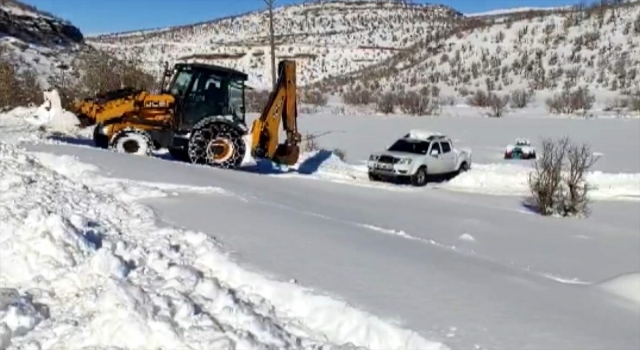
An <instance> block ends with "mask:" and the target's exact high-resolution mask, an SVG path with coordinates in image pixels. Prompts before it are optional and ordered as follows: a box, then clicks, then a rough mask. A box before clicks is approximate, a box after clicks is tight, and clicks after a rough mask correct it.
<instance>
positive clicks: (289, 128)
mask: <svg viewBox="0 0 640 350" xmlns="http://www.w3.org/2000/svg"><path fill="white" fill-rule="evenodd" d="M296 98H297V97H296V62H295V61H290V60H284V61H280V63H279V64H278V82H277V84H276V87H275V89H274V90H273V91H272V92H271V95H270V96H269V102H268V103H267V105H266V106H265V107H264V110H263V111H262V114H261V115H260V119H256V120H254V122H253V125H252V127H251V141H252V142H251V155H252V156H253V157H256V158H266V159H270V160H272V161H274V162H276V163H280V164H286V165H293V164H295V163H296V162H297V161H298V157H299V155H300V147H299V143H300V141H301V136H300V133H299V132H298V125H297V123H298V107H297V101H296ZM281 121H282V124H283V125H282V126H283V129H284V131H285V133H286V140H285V142H284V143H282V144H278V137H279V133H280V122H281Z"/></svg>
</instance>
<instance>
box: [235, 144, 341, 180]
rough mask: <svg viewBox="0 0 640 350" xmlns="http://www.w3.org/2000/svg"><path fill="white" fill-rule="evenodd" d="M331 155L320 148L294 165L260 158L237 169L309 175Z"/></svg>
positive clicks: (273, 173) (251, 171) (252, 171)
mask: <svg viewBox="0 0 640 350" xmlns="http://www.w3.org/2000/svg"><path fill="white" fill-rule="evenodd" d="M332 155H333V152H330V151H326V150H320V151H318V152H317V153H316V154H314V155H313V156H311V157H309V158H306V159H304V160H303V161H302V162H300V163H299V164H297V166H295V167H288V166H281V165H278V164H275V163H273V162H271V161H270V160H266V159H260V160H256V164H252V165H245V166H243V167H241V168H240V169H239V170H241V171H246V172H250V173H256V174H263V175H280V174H303V175H311V174H313V173H315V172H317V171H318V170H319V169H320V166H322V164H323V163H325V162H326V161H328V160H329V159H330V158H331V157H332Z"/></svg>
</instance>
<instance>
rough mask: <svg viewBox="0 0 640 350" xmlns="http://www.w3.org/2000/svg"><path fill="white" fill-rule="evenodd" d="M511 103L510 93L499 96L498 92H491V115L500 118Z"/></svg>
mask: <svg viewBox="0 0 640 350" xmlns="http://www.w3.org/2000/svg"><path fill="white" fill-rule="evenodd" d="M507 104H509V95H505V96H502V97H500V96H498V95H496V94H491V93H490V94H489V116H490V117H495V118H500V117H502V116H503V115H504V112H505V109H506V107H507Z"/></svg>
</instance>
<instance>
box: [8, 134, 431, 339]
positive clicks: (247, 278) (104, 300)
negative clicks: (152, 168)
mask: <svg viewBox="0 0 640 350" xmlns="http://www.w3.org/2000/svg"><path fill="white" fill-rule="evenodd" d="M39 157H40V158H42V159H43V161H39V160H38V159H37V158H35V157H33V156H31V155H28V154H27V153H25V152H23V151H21V150H20V149H17V148H15V147H14V146H10V145H7V144H4V143H0V251H2V264H0V285H1V286H3V287H4V288H5V289H2V290H0V342H2V346H0V348H1V347H4V346H6V345H8V344H11V345H14V346H17V347H23V346H25V347H26V346H30V347H33V348H41V349H51V348H58V349H76V348H83V347H92V346H94V347H121V348H128V349H142V348H144V349H149V348H160V347H162V348H171V349H232V348H242V349H252V348H319V347H322V348H347V349H350V348H353V347H354V346H364V347H370V348H377V349H406V348H420V349H443V348H444V346H442V345H441V344H439V343H434V342H430V341H427V340H425V339H423V338H421V337H419V336H418V335H417V334H416V333H414V332H410V331H406V330H402V329H400V328H398V327H397V326H394V325H392V324H390V323H386V322H383V321H381V320H379V319H377V318H375V317H373V316H370V315H368V314H366V313H364V312H361V311H358V310H356V309H354V308H352V307H350V306H348V305H346V304H345V303H343V302H340V301H336V300H334V299H331V298H328V297H324V296H318V295H313V294H312V293H310V292H309V291H307V290H305V289H303V288H302V287H299V286H297V285H294V284H289V283H281V282H275V281H272V280H268V279H267V278H265V277H263V276H261V275H258V274H255V273H252V272H248V271H246V270H244V269H242V268H240V267H239V266H238V265H236V264H234V263H232V262H231V261H230V260H228V258H227V257H226V256H225V255H224V254H223V253H221V252H220V250H219V247H218V245H217V243H216V242H215V241H213V240H212V238H210V237H209V236H207V235H205V234H203V233H198V232H191V231H182V230H176V229H172V228H159V227H157V226H156V224H155V220H156V219H155V217H154V215H153V212H152V211H151V210H150V209H149V208H147V207H146V206H143V205H141V204H139V203H136V202H135V201H133V199H136V198H141V197H149V196H155V195H161V192H162V189H159V188H155V189H152V190H153V191H155V192H153V191H151V193H147V192H145V191H144V189H145V187H144V186H143V185H139V187H138V190H137V192H136V191H130V192H129V193H128V195H126V196H122V195H118V194H117V193H118V192H119V191H121V190H122V187H115V186H113V185H109V182H108V181H106V180H104V179H100V177H99V176H98V175H97V174H96V173H95V172H96V171H97V169H95V168H92V167H90V166H85V165H81V164H80V163H78V162H75V163H74V161H73V159H72V158H69V157H67V158H59V159H57V163H54V160H55V159H54V158H53V156H50V155H49V156H48V159H46V160H45V158H46V157H44V156H43V155H42V154H41V155H40V156H39ZM51 164H57V166H56V169H57V171H54V170H52V169H50V168H49V167H48V166H47V165H51ZM111 182H115V180H111ZM122 186H129V187H133V186H135V184H134V183H131V182H127V183H125V184H123V185H122ZM148 187H149V186H147V188H148ZM214 195H215V193H214Z"/></svg>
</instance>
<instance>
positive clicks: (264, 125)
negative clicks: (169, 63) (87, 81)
mask: <svg viewBox="0 0 640 350" xmlns="http://www.w3.org/2000/svg"><path fill="white" fill-rule="evenodd" d="M166 78H169V83H168V85H167V86H166V87H164V85H165V84H164V80H165V79H166ZM247 78H248V76H247V74H245V73H243V72H240V71H237V70H233V69H230V68H226V67H220V66H215V65H208V64H198V63H177V64H175V65H174V67H173V69H171V70H169V69H166V68H165V73H164V76H163V83H162V85H163V87H164V88H163V90H162V91H161V92H160V93H159V94H152V93H150V92H148V91H143V90H134V89H130V88H126V89H121V90H116V91H110V92H107V93H104V94H99V95H97V96H95V97H93V98H87V99H84V100H82V101H79V102H78V103H76V104H75V105H74V107H73V110H72V112H74V113H75V114H76V115H77V116H78V118H79V119H80V121H81V123H82V125H83V126H90V125H95V129H94V133H93V140H94V143H95V145H96V146H98V147H101V148H110V149H113V150H115V151H117V152H124V153H134V154H149V153H150V152H151V151H152V150H154V149H159V148H167V149H168V150H169V153H170V154H171V155H172V156H173V157H174V158H177V159H180V160H184V161H190V162H192V163H199V164H208V165H211V166H216V167H223V168H237V167H239V166H240V164H241V162H242V159H243V157H244V154H245V152H246V144H245V142H244V136H245V135H247V134H250V139H251V149H250V153H251V155H252V156H253V157H255V158H263V159H269V160H272V161H274V162H276V163H279V164H285V165H293V164H295V163H296V162H297V161H298V157H299V152H300V148H299V143H300V140H301V136H300V133H299V132H298V127H297V118H298V114H297V101H296V64H295V61H290V60H284V61H281V62H280V63H279V64H278V81H277V84H276V87H275V89H274V90H273V91H272V92H271V95H270V98H269V102H268V103H267V105H266V106H265V107H264V110H263V111H262V114H261V115H260V118H259V119H256V120H254V122H253V124H252V127H251V130H248V129H247V126H246V118H245V89H246V86H245V82H246V80H247ZM281 123H282V125H283V129H284V131H285V133H286V140H285V141H284V142H283V143H281V144H279V143H278V142H279V131H280V124H281Z"/></svg>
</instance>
